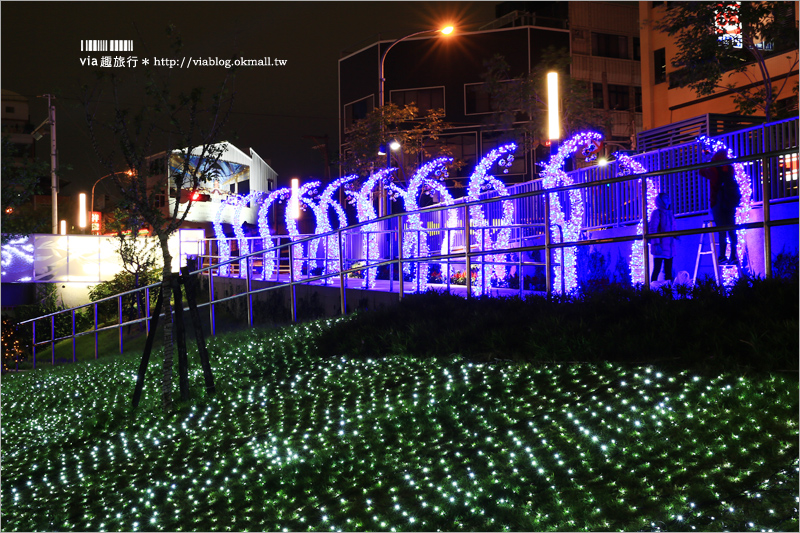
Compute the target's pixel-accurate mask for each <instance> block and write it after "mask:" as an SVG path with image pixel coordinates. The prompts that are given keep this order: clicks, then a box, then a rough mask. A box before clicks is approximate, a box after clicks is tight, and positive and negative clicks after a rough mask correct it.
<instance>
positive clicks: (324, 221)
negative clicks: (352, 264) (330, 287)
mask: <svg viewBox="0 0 800 533" xmlns="http://www.w3.org/2000/svg"><path fill="white" fill-rule="evenodd" d="M356 178H358V175H357V174H351V175H349V176H344V177H342V178H339V179H337V180H334V181H332V182H331V183H330V184H329V185H328V186H327V187H325V190H324V191H322V194H321V195H320V196H319V201H318V202H316V203H314V204H313V205H312V209H313V210H314V218H315V219H316V228H315V230H314V233H315V234H316V235H322V234H324V233H328V232H330V231H332V230H333V227H332V226H331V220H330V216H329V209H330V208H332V209H333V210H334V212H335V213H336V217H337V219H338V223H339V225H338V227H337V229H341V228H345V227H347V214H346V213H345V211H344V208H343V207H342V205H341V204H340V203H339V202H337V201H336V200H334V199H333V195H334V194H335V193H336V191H337V190H339V188H340V187H343V186H344V185H346V184H348V183H350V182H351V181H353V180H355V179H356ZM320 244H321V239H319V240H317V239H314V240H313V241H310V242H309V245H308V257H309V258H310V259H311V262H310V267H311V268H312V269H315V268H317V260H316V257H317V249H318V248H319V245H320ZM325 250H327V253H325V254H324V255H323V256H324V258H325V259H324V260H323V262H324V265H323V272H324V273H325V274H335V273H337V272H339V238H338V237H337V236H336V235H331V236H329V237H327V238H326V241H325ZM329 281H330V280H329V279H328V278H326V279H325V283H326V284H327V283H329Z"/></svg>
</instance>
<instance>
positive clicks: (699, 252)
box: [692, 220, 719, 285]
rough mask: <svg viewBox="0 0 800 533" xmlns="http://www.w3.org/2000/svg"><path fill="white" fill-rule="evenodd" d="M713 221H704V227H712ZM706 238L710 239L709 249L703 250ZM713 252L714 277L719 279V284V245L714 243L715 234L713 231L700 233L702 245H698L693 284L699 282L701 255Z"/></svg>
mask: <svg viewBox="0 0 800 533" xmlns="http://www.w3.org/2000/svg"><path fill="white" fill-rule="evenodd" d="M711 226H712V223H711V221H710V220H704V221H703V227H704V228H710V227H711ZM706 239H708V241H709V248H710V249H709V250H703V244H705V241H706ZM707 254H711V261H712V263H713V264H714V279H715V280H716V281H717V285H719V263H717V257H718V255H717V245H716V244H714V234H713V233H701V234H700V245H699V246H698V247H697V259H696V260H695V262H694V275H693V276H692V285H694V284H696V283H697V271H698V270H699V268H700V256H701V255H707Z"/></svg>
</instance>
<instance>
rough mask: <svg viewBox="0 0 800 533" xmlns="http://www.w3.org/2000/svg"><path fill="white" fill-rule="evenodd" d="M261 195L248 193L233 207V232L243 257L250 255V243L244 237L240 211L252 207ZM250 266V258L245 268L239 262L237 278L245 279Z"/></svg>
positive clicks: (254, 192)
mask: <svg viewBox="0 0 800 533" xmlns="http://www.w3.org/2000/svg"><path fill="white" fill-rule="evenodd" d="M263 195H264V193H263V192H261V191H252V192H250V193H248V194H247V196H245V197H243V198H242V199H241V201H239V202H236V206H235V207H234V211H233V232H234V234H235V235H236V238H237V239H238V240H239V255H240V256H245V255H248V254H249V253H250V243H249V241H248V240H247V238H246V237H245V236H244V221H243V220H242V210H243V209H244V208H245V207H247V206H248V205H254V204H255V202H256V201H257V200H258V199H259V198H260V197H261V196H263ZM252 265H253V258H252V257H251V258H250V259H248V261H247V266H244V265H243V261H239V277H240V278H246V277H247V272H246V271H245V268H252Z"/></svg>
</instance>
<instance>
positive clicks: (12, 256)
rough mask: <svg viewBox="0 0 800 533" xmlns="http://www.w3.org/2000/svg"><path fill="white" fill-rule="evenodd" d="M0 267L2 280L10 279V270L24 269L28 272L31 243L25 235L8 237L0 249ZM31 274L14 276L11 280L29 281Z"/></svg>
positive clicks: (31, 253) (31, 262)
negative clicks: (0, 268)
mask: <svg viewBox="0 0 800 533" xmlns="http://www.w3.org/2000/svg"><path fill="white" fill-rule="evenodd" d="M0 250H1V252H0V267H2V276H3V279H4V280H9V279H11V271H15V270H20V269H22V270H25V271H27V272H30V269H29V267H30V266H31V265H33V243H32V242H30V239H29V238H28V237H27V236H25V237H16V238H12V239H10V240H9V241H8V242H7V243H6V244H4V245H3V246H2V249H0ZM31 279H32V276H21V277H15V279H14V280H13V281H18V282H25V281H31Z"/></svg>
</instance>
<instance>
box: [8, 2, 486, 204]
mask: <svg viewBox="0 0 800 533" xmlns="http://www.w3.org/2000/svg"><path fill="white" fill-rule="evenodd" d="M495 4H496V3H495V2H5V1H4V2H3V3H2V7H0V10H1V13H0V14H1V15H2V17H1V19H0V20H2V62H1V63H2V88H3V89H6V90H10V91H14V92H17V93H19V94H21V95H23V96H27V97H29V98H30V105H31V113H30V120H31V122H32V123H33V124H34V125H38V124H39V123H40V122H42V121H43V120H44V119H45V118H46V117H47V106H46V99H43V98H36V96H38V95H42V94H46V93H54V94H56V95H59V96H61V98H59V99H58V100H57V101H56V113H57V128H58V129H57V141H58V151H59V158H60V163H61V164H62V165H64V164H67V165H70V166H72V170H71V171H69V172H64V173H63V174H62V177H64V178H66V179H67V180H69V181H70V182H71V183H70V185H68V186H67V187H66V188H65V189H63V190H62V193H63V194H77V193H78V192H81V191H88V190H89V189H90V188H91V186H92V183H94V181H95V180H96V179H97V178H99V177H100V176H102V175H103V174H105V171H104V169H103V168H101V166H100V164H99V162H98V160H97V156H96V154H95V152H94V151H93V149H92V148H91V146H90V144H89V137H88V130H87V127H86V123H85V120H84V118H83V113H84V112H83V107H82V106H81V105H80V102H79V99H78V96H79V95H80V87H81V85H83V84H91V83H94V81H93V79H94V71H95V70H96V69H97V67H89V66H83V65H81V61H80V60H81V58H82V57H83V58H86V57H96V58H99V57H100V56H102V55H112V56H115V55H124V56H128V55H132V56H136V57H137V58H138V61H139V64H138V65H137V66H138V68H139V70H134V71H130V70H129V73H131V74H139V73H141V72H143V69H142V68H141V61H142V59H143V58H149V59H150V60H151V61H152V59H153V58H154V57H159V56H166V55H168V51H169V42H170V41H169V37H167V34H166V28H167V26H168V25H169V24H170V23H172V24H174V25H175V26H176V27H177V28H178V29H179V30H180V32H181V35H182V37H183V43H184V49H183V51H182V52H181V54H180V56H185V57H187V58H188V57H194V58H195V59H197V58H203V59H207V58H215V57H220V58H230V57H233V56H234V55H235V56H236V57H238V56H243V57H245V58H248V59H249V58H253V59H258V58H263V57H265V56H266V57H271V58H277V59H284V60H286V61H287V63H286V65H285V66H272V67H251V68H247V69H241V70H239V71H238V73H237V76H236V85H235V92H236V96H235V106H234V114H233V115H232V117H231V119H230V121H229V123H228V128H227V129H228V131H229V132H231V134H232V135H231V136H230V138H231V140H232V141H233V143H234V144H235V145H236V146H237V147H239V148H240V149H242V150H243V151H244V152H245V153H249V150H248V149H249V148H250V147H252V148H253V149H254V150H255V151H256V152H257V153H258V154H259V155H260V156H261V157H263V158H264V159H266V160H268V161H269V162H270V163H271V165H272V167H273V168H274V169H275V170H276V172H278V175H279V178H278V179H279V185H280V186H283V185H285V184H287V183H288V180H289V179H290V178H292V177H301V178H308V177H311V176H313V177H315V178H321V177H322V176H323V172H324V160H323V156H322V154H321V152H320V151H318V150H314V149H313V146H314V145H315V142H314V141H313V140H311V139H307V138H304V136H310V135H324V134H327V135H328V138H329V146H330V150H329V152H330V153H331V154H334V153H335V152H336V147H337V145H338V138H337V123H338V120H339V118H338V117H339V113H338V105H337V94H338V80H337V61H338V59H339V57H340V54H341V52H342V51H343V50H345V49H347V50H348V51H349V52H352V51H355V50H357V49H359V48H360V47H362V46H366V45H368V44H371V43H373V42H375V41H376V40H377V38H378V34H383V35H387V34H388V35H389V36H390V37H391V38H394V37H396V36H403V35H406V34H408V33H412V32H415V31H419V30H421V29H425V28H438V27H441V26H443V25H444V24H443V23H444V22H452V23H454V24H456V25H457V26H458V27H459V28H463V29H465V30H475V29H477V28H478V27H479V26H480V25H482V24H484V23H486V22H489V21H491V20H493V18H494V7H495ZM83 39H132V40H133V44H134V50H133V52H130V53H112V52H109V53H107V54H100V53H86V52H81V40H83ZM159 68H160V69H162V70H163V71H164V72H165V73H166V71H169V68H168V67H159ZM224 73H225V69H224V67H221V66H219V67H200V66H198V67H192V68H190V69H187V70H184V71H177V70H175V71H173V72H171V73H170V74H171V75H172V76H178V77H179V78H180V79H179V80H178V81H177V82H176V83H177V84H178V85H180V84H181V83H184V84H186V86H207V87H208V89H213V88H214V87H215V86H216V84H217V83H218V82H219V81H220V80H221V79H222V78H223V76H224ZM376 85H377V80H376ZM376 90H377V89H376ZM129 97H130V98H133V99H135V98H136V95H133V94H132V95H130V96H129ZM234 135H235V136H234ZM47 139H48V137H45V138H44V139H42V140H40V141H38V142H37V155H38V156H39V157H46V155H47V153H48V146H49V143H48V141H47ZM334 172H335V170H334ZM334 175H335V174H334ZM106 187H107V188H106ZM112 188H113V185H112V184H110V183H108V184H107V181H104V182H101V184H100V185H98V188H97V192H98V194H99V193H101V192H106V193H111V192H112Z"/></svg>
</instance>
